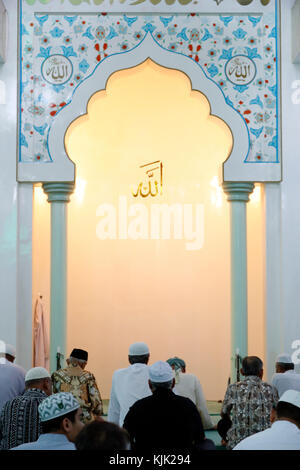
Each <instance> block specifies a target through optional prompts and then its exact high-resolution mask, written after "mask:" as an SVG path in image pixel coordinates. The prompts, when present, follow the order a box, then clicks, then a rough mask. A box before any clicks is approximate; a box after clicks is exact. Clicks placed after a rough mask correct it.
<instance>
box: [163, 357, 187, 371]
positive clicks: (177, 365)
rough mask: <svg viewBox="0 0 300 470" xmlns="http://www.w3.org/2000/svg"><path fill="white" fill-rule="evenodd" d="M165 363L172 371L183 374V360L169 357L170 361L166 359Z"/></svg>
mask: <svg viewBox="0 0 300 470" xmlns="http://www.w3.org/2000/svg"><path fill="white" fill-rule="evenodd" d="M167 363H168V364H169V365H170V366H171V367H172V369H173V370H175V371H177V370H179V371H181V372H185V367H186V366H185V362H184V360H183V359H180V358H179V357H176V356H175V357H170V359H167Z"/></svg>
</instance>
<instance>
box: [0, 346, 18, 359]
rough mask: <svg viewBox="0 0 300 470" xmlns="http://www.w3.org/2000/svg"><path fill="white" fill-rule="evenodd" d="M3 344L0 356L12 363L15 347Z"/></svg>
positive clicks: (14, 356)
mask: <svg viewBox="0 0 300 470" xmlns="http://www.w3.org/2000/svg"><path fill="white" fill-rule="evenodd" d="M3 344H4V350H3V349H1V350H0V357H5V359H7V360H8V361H9V362H11V363H13V362H14V360H15V358H16V349H15V348H14V347H13V346H12V345H11V344H7V343H3Z"/></svg>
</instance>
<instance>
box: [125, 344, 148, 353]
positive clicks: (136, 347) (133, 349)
mask: <svg viewBox="0 0 300 470" xmlns="http://www.w3.org/2000/svg"><path fill="white" fill-rule="evenodd" d="M128 354H129V356H143V355H144V354H149V348H148V346H147V344H146V343H133V344H131V345H130V346H129V353H128Z"/></svg>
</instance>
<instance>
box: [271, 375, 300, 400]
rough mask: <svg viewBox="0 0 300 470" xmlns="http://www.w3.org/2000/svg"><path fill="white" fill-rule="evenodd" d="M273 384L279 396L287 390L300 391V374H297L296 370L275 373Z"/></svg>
mask: <svg viewBox="0 0 300 470" xmlns="http://www.w3.org/2000/svg"><path fill="white" fill-rule="evenodd" d="M272 385H273V387H275V388H276V389H277V391H278V395H279V398H280V397H281V395H282V394H283V393H284V392H286V391H287V390H297V391H298V392H300V374H296V372H295V371H294V370H287V371H286V372H283V373H281V374H279V373H277V374H274V375H273V377H272Z"/></svg>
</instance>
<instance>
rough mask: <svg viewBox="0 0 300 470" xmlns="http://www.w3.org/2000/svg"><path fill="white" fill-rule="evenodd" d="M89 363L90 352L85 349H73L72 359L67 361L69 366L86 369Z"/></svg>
mask: <svg viewBox="0 0 300 470" xmlns="http://www.w3.org/2000/svg"><path fill="white" fill-rule="evenodd" d="M87 361H88V352H87V351H84V349H73V351H72V352H71V354H70V357H69V358H68V359H67V364H68V365H71V366H80V367H81V368H82V369H84V368H85V367H86V365H87Z"/></svg>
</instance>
